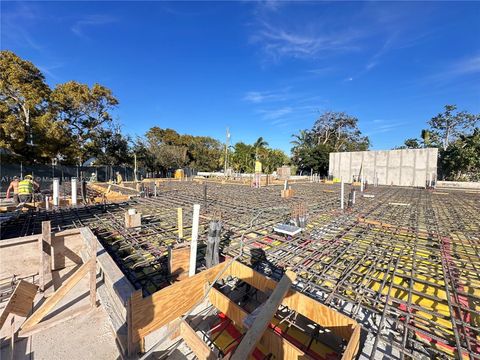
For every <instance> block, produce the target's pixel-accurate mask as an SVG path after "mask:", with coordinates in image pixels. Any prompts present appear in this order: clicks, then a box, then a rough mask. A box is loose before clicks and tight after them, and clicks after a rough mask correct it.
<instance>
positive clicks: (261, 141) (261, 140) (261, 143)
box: [253, 136, 268, 149]
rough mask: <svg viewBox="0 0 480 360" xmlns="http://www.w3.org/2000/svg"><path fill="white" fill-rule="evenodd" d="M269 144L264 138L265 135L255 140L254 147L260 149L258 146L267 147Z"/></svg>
mask: <svg viewBox="0 0 480 360" xmlns="http://www.w3.org/2000/svg"><path fill="white" fill-rule="evenodd" d="M266 146H268V142H267V141H266V140H265V139H264V138H263V137H261V136H260V137H259V138H258V139H257V141H255V143H254V144H253V147H254V148H255V149H258V148H263V147H266Z"/></svg>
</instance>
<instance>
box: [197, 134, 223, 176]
mask: <svg viewBox="0 0 480 360" xmlns="http://www.w3.org/2000/svg"><path fill="white" fill-rule="evenodd" d="M188 156H189V158H190V163H189V166H190V167H192V168H195V169H198V170H201V171H217V170H219V169H221V167H222V163H223V162H222V156H223V145H222V143H221V142H220V141H218V140H216V139H214V138H211V137H209V136H193V137H192V139H191V142H190V144H189V146H188Z"/></svg>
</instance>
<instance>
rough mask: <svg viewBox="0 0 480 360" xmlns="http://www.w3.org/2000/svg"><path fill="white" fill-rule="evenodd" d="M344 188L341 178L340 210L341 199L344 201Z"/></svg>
mask: <svg viewBox="0 0 480 360" xmlns="http://www.w3.org/2000/svg"><path fill="white" fill-rule="evenodd" d="M344 188H345V184H344V182H343V179H342V182H341V184H340V209H342V210H343V201H344V199H343V196H344V192H345V189H344Z"/></svg>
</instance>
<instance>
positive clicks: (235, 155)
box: [229, 137, 290, 174]
mask: <svg viewBox="0 0 480 360" xmlns="http://www.w3.org/2000/svg"><path fill="white" fill-rule="evenodd" d="M229 159H230V161H229V164H230V166H231V167H232V168H233V170H235V171H237V172H242V173H253V172H255V161H256V160H258V161H260V162H261V163H262V165H263V172H264V173H266V174H271V173H272V172H274V171H276V170H277V168H278V167H280V166H282V165H288V164H289V163H290V159H289V158H288V156H287V155H286V154H285V153H284V152H283V151H282V150H279V149H271V148H269V147H268V143H267V142H266V141H265V140H264V139H263V137H259V138H258V139H257V140H256V141H255V142H254V143H253V144H252V145H249V144H245V143H243V142H238V143H236V144H235V145H234V147H233V152H232V153H231V155H230V156H229Z"/></svg>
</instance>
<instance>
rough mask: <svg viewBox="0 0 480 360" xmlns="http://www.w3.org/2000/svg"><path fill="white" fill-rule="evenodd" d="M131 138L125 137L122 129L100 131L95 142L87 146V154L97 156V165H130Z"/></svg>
mask: <svg viewBox="0 0 480 360" xmlns="http://www.w3.org/2000/svg"><path fill="white" fill-rule="evenodd" d="M129 142H130V138H129V137H128V136H124V135H123V134H122V133H121V131H120V127H118V126H117V127H116V128H115V129H100V130H99V131H98V132H97V133H96V134H95V137H94V138H93V140H92V141H91V142H90V143H88V144H87V149H86V150H87V153H88V154H89V155H90V156H95V157H96V158H97V159H96V161H95V164H96V165H130V164H132V155H131V151H130V145H129Z"/></svg>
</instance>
